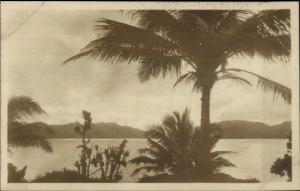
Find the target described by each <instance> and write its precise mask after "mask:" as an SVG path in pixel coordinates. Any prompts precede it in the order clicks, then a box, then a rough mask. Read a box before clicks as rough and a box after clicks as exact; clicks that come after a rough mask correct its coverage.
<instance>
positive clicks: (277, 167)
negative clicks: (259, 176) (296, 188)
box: [271, 133, 292, 181]
mask: <svg viewBox="0 0 300 191" xmlns="http://www.w3.org/2000/svg"><path fill="white" fill-rule="evenodd" d="M286 147H287V152H286V154H285V155H284V156H283V158H277V159H276V161H275V162H274V163H273V165H272V166H271V173H273V174H277V175H279V176H285V175H287V176H288V178H289V179H288V181H291V180H292V136H291V133H290V134H289V136H288V142H287V144H286Z"/></svg>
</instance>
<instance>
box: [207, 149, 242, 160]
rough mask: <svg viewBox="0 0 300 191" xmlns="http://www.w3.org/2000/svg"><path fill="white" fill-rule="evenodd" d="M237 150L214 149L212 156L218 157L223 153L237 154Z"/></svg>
mask: <svg viewBox="0 0 300 191" xmlns="http://www.w3.org/2000/svg"><path fill="white" fill-rule="evenodd" d="M236 153H237V152H234V151H214V152H212V153H211V158H212V159H214V158H216V157H220V156H221V155H227V154H236Z"/></svg>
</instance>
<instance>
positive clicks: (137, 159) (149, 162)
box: [129, 155, 157, 165]
mask: <svg viewBox="0 0 300 191" xmlns="http://www.w3.org/2000/svg"><path fill="white" fill-rule="evenodd" d="M129 162H130V163H132V164H136V165H139V164H141V163H144V164H145V165H154V164H156V163H157V160H155V159H153V158H150V157H148V156H145V155H142V156H137V157H135V158H133V159H131V160H130V161H129Z"/></svg>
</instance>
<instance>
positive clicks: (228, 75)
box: [217, 72, 252, 86]
mask: <svg viewBox="0 0 300 191" xmlns="http://www.w3.org/2000/svg"><path fill="white" fill-rule="evenodd" d="M217 80H234V81H237V82H240V83H244V84H247V85H249V86H252V84H251V82H249V81H248V80H246V79H244V78H242V77H239V76H237V75H235V74H232V73H228V72H226V73H225V74H223V75H221V76H219V77H218V79H217Z"/></svg>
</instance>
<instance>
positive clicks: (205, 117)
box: [200, 85, 212, 175]
mask: <svg viewBox="0 0 300 191" xmlns="http://www.w3.org/2000/svg"><path fill="white" fill-rule="evenodd" d="M211 88H212V86H211V85H205V86H204V87H203V89H202V98H201V102H202V103H201V126H200V127H201V131H202V136H201V140H202V147H201V151H200V152H202V156H203V158H202V160H203V163H202V164H203V167H205V169H203V170H204V171H205V175H209V174H211V173H212V168H211V165H210V164H211V163H210V149H209V137H210V92H211Z"/></svg>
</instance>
